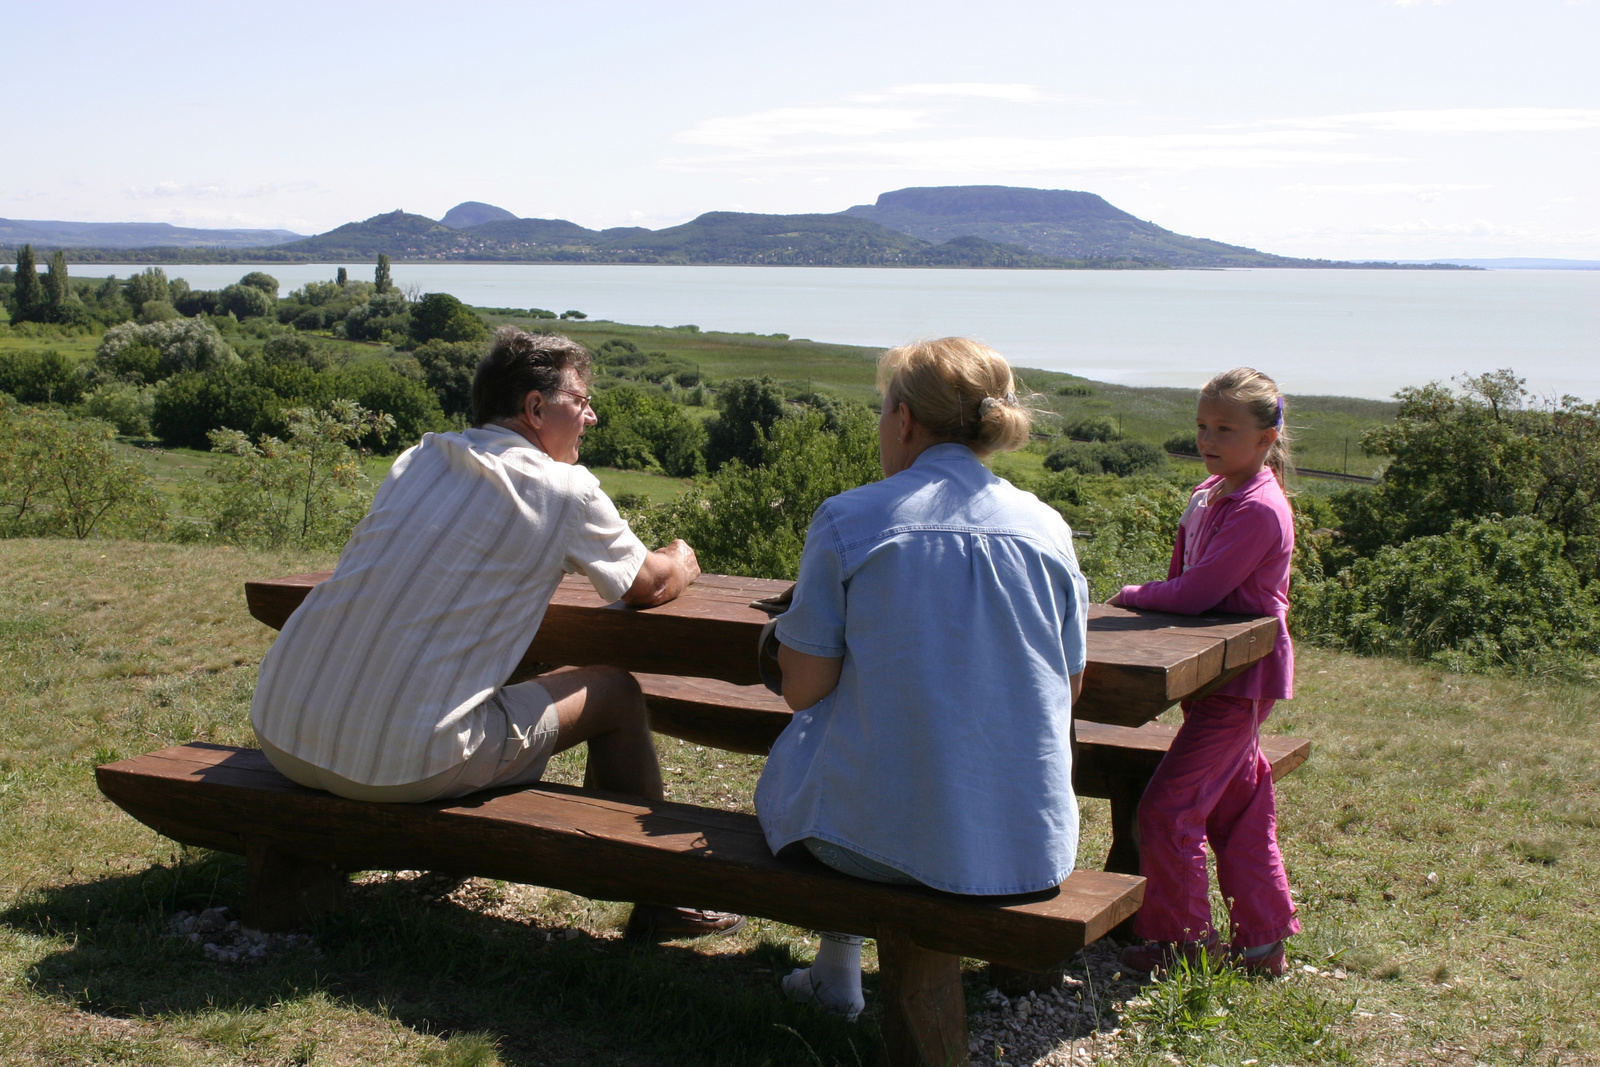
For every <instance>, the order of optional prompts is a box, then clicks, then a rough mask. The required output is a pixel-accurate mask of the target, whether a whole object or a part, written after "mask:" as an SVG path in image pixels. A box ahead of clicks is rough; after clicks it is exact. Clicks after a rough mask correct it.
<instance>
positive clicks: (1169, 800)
mask: <svg viewBox="0 0 1600 1067" xmlns="http://www.w3.org/2000/svg"><path fill="white" fill-rule="evenodd" d="M1195 428H1196V443H1197V444H1198V445H1199V448H1200V456H1201V458H1202V459H1203V460H1204V461H1205V465H1206V471H1207V472H1208V473H1209V474H1210V477H1209V478H1207V479H1206V480H1205V481H1203V482H1201V483H1200V484H1199V485H1198V486H1196V487H1195V490H1194V495H1193V496H1192V497H1190V499H1189V506H1188V507H1187V508H1186V509H1185V510H1184V513H1183V518H1181V519H1180V520H1179V521H1178V537H1177V543H1176V544H1175V545H1174V546H1173V549H1172V563H1171V565H1170V566H1169V567H1168V570H1167V580H1166V581H1164V582H1147V583H1145V584H1144V585H1130V586H1125V587H1123V589H1122V591H1121V592H1119V593H1118V594H1117V595H1116V596H1114V597H1112V598H1111V603H1112V604H1117V605H1121V606H1122V607H1129V608H1149V609H1152V610H1155V611H1172V612H1178V613H1181V614H1185V615H1197V614H1200V613H1202V612H1207V611H1225V612H1236V613H1239V614H1242V615H1276V616H1277V617H1278V623H1279V625H1278V640H1277V643H1276V644H1275V645H1274V646H1273V649H1272V651H1271V652H1270V653H1268V654H1267V656H1266V657H1265V658H1264V659H1262V660H1260V661H1259V662H1257V663H1256V664H1254V665H1253V666H1251V667H1250V668H1249V669H1248V670H1246V671H1245V672H1244V673H1242V674H1240V675H1239V676H1238V677H1236V678H1234V679H1232V680H1231V681H1228V682H1226V683H1224V684H1223V685H1222V686H1220V687H1219V688H1218V689H1216V690H1215V691H1213V692H1212V693H1211V694H1209V695H1208V696H1204V697H1201V698H1200V699H1199V700H1192V701H1184V703H1183V726H1182V727H1181V728H1179V730H1178V735H1177V737H1175V738H1174V739H1173V742H1172V747H1171V748H1170V749H1168V751H1167V755H1166V758H1165V759H1163V760H1162V761H1161V765H1160V766H1159V767H1157V768H1156V772H1155V774H1154V775H1152V776H1151V778H1150V784H1149V785H1148V786H1147V787H1146V788H1145V791H1144V798H1143V799H1142V800H1141V801H1140V802H1139V873H1140V874H1142V875H1144V876H1145V878H1146V879H1147V883H1146V885H1145V894H1144V906H1143V907H1141V908H1140V909H1139V912H1138V914H1137V916H1135V918H1134V931H1135V932H1136V933H1137V934H1138V935H1139V936H1140V937H1143V938H1147V939H1148V941H1149V943H1148V944H1144V945H1136V946H1132V947H1130V948H1127V949H1124V950H1123V953H1122V962H1123V964H1124V965H1125V966H1127V967H1129V968H1130V969H1132V970H1135V971H1140V972H1146V971H1153V970H1155V969H1156V968H1158V967H1163V966H1167V965H1169V964H1171V963H1172V962H1173V961H1174V960H1176V959H1177V958H1179V957H1180V956H1181V957H1184V958H1187V959H1189V960H1190V961H1191V962H1194V961H1197V960H1198V959H1199V958H1200V957H1201V956H1202V955H1205V956H1213V955H1214V954H1215V953H1216V952H1217V949H1218V945H1219V938H1218V936H1217V933H1216V931H1215V929H1214V928H1213V927H1212V922H1211V903H1210V899H1209V897H1208V896H1207V877H1206V857H1205V851H1204V847H1203V846H1204V844H1205V843H1206V842H1208V841H1209V842H1210V845H1211V851H1212V853H1213V854H1214V855H1215V856H1216V861H1217V881H1218V883H1219V884H1220V886H1221V889H1222V895H1223V897H1224V898H1225V899H1226V900H1227V901H1228V909H1229V913H1230V914H1229V918H1230V920H1231V926H1232V935H1233V936H1232V940H1231V946H1230V949H1229V955H1230V957H1231V958H1232V959H1233V960H1234V961H1235V962H1237V963H1239V964H1240V965H1242V966H1243V967H1244V968H1245V969H1247V970H1252V971H1257V972H1261V973H1266V974H1270V975H1274V976H1276V975H1281V974H1282V973H1283V969H1284V944H1283V939H1284V938H1286V937H1288V936H1290V935H1291V934H1295V933H1298V932H1299V930H1300V922H1299V920H1298V919H1296V918H1295V906H1294V901H1293V899H1292V898H1291V897H1290V896H1289V881H1288V878H1287V876H1286V875H1285V874H1284V870H1283V857H1282V856H1281V855H1280V854H1279V852H1278V832H1277V813H1276V808H1275V803H1274V800H1273V791H1272V767H1271V764H1270V763H1268V762H1267V759H1266V757H1265V756H1263V755H1262V754H1261V747H1260V745H1259V744H1258V734H1259V730H1260V727H1261V723H1262V722H1263V721H1264V720H1265V719H1266V717H1267V715H1268V714H1270V713H1271V711H1272V706H1273V704H1274V703H1275V702H1276V701H1279V700H1287V699H1289V698H1290V697H1291V696H1293V695H1294V647H1293V645H1291V644H1290V642H1289V630H1288V626H1287V624H1286V623H1285V621H1284V618H1285V616H1286V615H1287V614H1288V611H1289V564H1290V558H1291V557H1292V556H1293V554H1294V516H1293V513H1292V512H1291V511H1290V508H1289V502H1288V500H1287V499H1286V498H1285V497H1284V491H1283V479H1284V476H1285V474H1286V472H1287V471H1288V470H1289V444H1288V439H1287V435H1286V434H1285V432H1284V424H1283V395H1282V394H1281V393H1279V392H1278V386H1277V384H1276V383H1275V382H1273V380H1272V379H1271V378H1268V377H1267V376H1266V375H1265V374H1262V373H1261V372H1259V371H1255V370H1251V369H1250V368H1248V367H1241V368H1238V369H1237V370H1231V371H1228V372H1226V373H1224V374H1219V375H1217V376H1216V377H1215V378H1213V379H1211V381H1209V382H1207V383H1206V385H1205V388H1203V389H1201V390H1200V404H1199V409H1198V411H1197V413H1196V416H1195Z"/></svg>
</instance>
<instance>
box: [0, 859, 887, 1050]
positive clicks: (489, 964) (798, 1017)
mask: <svg viewBox="0 0 1600 1067" xmlns="http://www.w3.org/2000/svg"><path fill="white" fill-rule="evenodd" d="M243 885H244V870H243V862H242V860H240V859H238V858H237V857H234V856H228V855H224V854H219V853H208V852H200V851H195V852H188V853H184V854H183V855H182V856H181V857H179V858H178V859H177V860H176V862H174V863H172V864H170V865H158V866H155V867H152V868H150V869H148V870H145V871H142V872H140V873H138V874H133V875H122V876H114V877H108V878H103V879H99V880H96V881H91V882H83V883H77V884H73V885H68V886H61V887H57V888H51V889H43V890H37V891H34V892H31V893H29V894H26V895H25V896H24V897H23V898H21V899H19V900H18V901H17V902H16V903H14V904H13V905H12V906H11V907H10V908H7V909H6V910H5V911H3V912H0V924H4V925H6V926H10V927H12V928H15V929H18V930H23V931H26V932H28V933H30V934H34V935H42V936H52V937H60V938H62V939H63V940H64V941H65V942H66V943H67V944H68V946H69V947H66V948H64V949H62V950H60V951H58V952H55V953H54V954H52V955H49V956H47V957H45V958H43V959H42V960H40V961H39V962H38V963H37V964H36V965H35V966H34V967H32V968H30V969H29V971H28V973H27V975H26V981H27V982H28V983H29V984H30V985H31V987H32V989H33V990H34V991H35V992H36V993H38V994H40V995H43V996H49V997H54V998H60V999H62V1000H65V1001H67V1002H70V1003H72V1004H74V1005H76V1006H77V1007H78V1008H79V1009H81V1010H83V1011H87V1012H93V1013H97V1014H102V1015H107V1016H133V1015H138V1016H157V1017H168V1018H173V1019H175V1020H178V1021H180V1025H181V1021H182V1020H186V1019H192V1018H193V1017H196V1016H199V1015H202V1014H204V1013H208V1012H215V1011H216V1010H218V1009H226V1010H230V1011H264V1012H269V1013H270V1012H271V1011H272V1010H273V1009H275V1008H278V1007H281V1006H282V1005H285V1004H289V1003H293V1002H296V1001H299V1000H303V999H306V998H311V997H314V996H317V995H320V996H322V997H325V998H328V999H331V1000H332V1001H334V1002H336V1003H339V1004H342V1005H344V1006H347V1007H350V1008H355V1009H358V1010H363V1011H368V1012H372V1013H374V1014H375V1015H377V1016H380V1017H382V1018H387V1019H393V1020H395V1021H397V1022H398V1023H400V1024H402V1025H404V1026H406V1027H409V1028H411V1029H413V1030H415V1031H419V1032H423V1033H429V1034H436V1035H445V1036H448V1035H450V1034H460V1033H468V1032H475V1031H476V1032H484V1033H487V1034H490V1035H493V1037H494V1038H495V1039H496V1040H497V1041H498V1044H499V1047H500V1062H501V1063H503V1064H506V1065H508V1067H510V1065H519V1064H528V1065H530V1067H531V1065H532V1064H535V1063H539V1064H589V1063H602V1062H603V1063H608V1064H611V1063H619V1062H622V1063H629V1064H662V1065H667V1064H674V1065H675V1064H717V1065H722V1064H728V1065H733V1064H740V1065H744V1064H771V1065H772V1067H780V1065H788V1064H795V1065H802V1064H804V1065H809V1067H816V1065H817V1064H822V1065H833V1064H838V1065H841V1067H857V1065H859V1064H864V1063H870V1062H872V1061H873V1060H874V1059H875V1058H876V1053H877V1049H878V1047H879V1044H880V1041H879V1036H878V1033H877V1030H876V1028H875V1027H874V1026H872V1025H871V1024H864V1025H856V1026H851V1025H849V1024H846V1023H844V1022H843V1021H841V1020H839V1019H836V1018H833V1017H830V1016H824V1015H821V1014H819V1013H817V1012H815V1011H812V1010H811V1009H809V1008H808V1007H805V1006H801V1005H795V1004H791V1003H788V1002H787V1001H785V1000H784V999H783V998H782V997H781V996H780V995H779V993H778V990H777V983H776V979H775V977H774V976H775V975H777V974H781V973H785V972H784V968H786V967H787V966H791V965H792V961H791V960H790V956H789V951H788V949H787V947H786V946H784V945H780V944H772V943H762V944H760V945H758V946H756V947H755V948H753V949H744V950H738V949H735V950H733V951H729V952H728V953H726V954H722V955H718V956H708V955H703V954H701V953H699V952H695V951H694V950H692V949H688V948H682V947H676V946H671V945H667V946H646V947H632V946H627V945H624V944H622V943H621V942H619V941H615V940H610V939H602V938H594V937H590V936H588V935H586V934H581V933H580V934H579V935H578V936H576V937H573V938H571V939H568V938H567V937H566V936H558V937H557V938H555V939H554V940H548V941H547V940H546V939H545V935H546V933H547V932H551V931H552V930H553V929H557V928H542V927H540V926H538V925H534V924H529V923H524V922H520V921H516V920H511V919H504V918H498V917H494V916H488V915H484V914H482V913H480V912H477V911H474V910H472V909H471V908H468V907H464V906H462V905H460V904H458V903H455V902H454V901H452V900H450V899H448V898H438V897H435V898H432V899H427V898H424V897H421V896H418V895H417V894H414V893H406V892H401V891H396V890H395V887H394V886H393V885H392V884H385V883H377V884H370V885H367V886H362V887H355V886H353V887H352V892H351V894H350V897H351V899H350V907H349V908H348V910H347V911H346V912H345V913H344V914H343V915H339V916H335V917H330V918H328V919H324V920H322V921H320V922H318V923H317V924H316V925H315V926H314V927H312V928H310V929H309V930H308V932H309V933H311V934H312V940H311V943H310V944H309V945H288V946H282V947H278V948H276V949H275V950H274V951H273V952H272V953H271V954H269V955H268V956H267V957H266V958H265V959H263V960H261V961H259V962H253V963H229V962H217V961H213V960H211V959H208V958H206V956H205V955H204V953H203V951H202V949H201V946H200V945H197V944H192V943H190V942H188V941H186V940H183V939H181V938H178V937H173V936H170V935H169V933H168V930H167V920H168V918H169V916H170V915H171V914H172V913H173V912H176V911H179V910H190V911H194V910H198V909H203V908H207V907H217V906H233V907H235V908H236V907H237V904H238V901H239V900H240V899H241V897H242V894H243ZM559 929H562V930H563V931H564V930H565V928H564V927H560V928H559ZM269 1025H270V1024H269ZM313 1025H315V1024H314V1022H313ZM331 1025H333V1023H332V1020H330V1026H331Z"/></svg>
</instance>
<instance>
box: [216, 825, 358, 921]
mask: <svg viewBox="0 0 1600 1067" xmlns="http://www.w3.org/2000/svg"><path fill="white" fill-rule="evenodd" d="M346 884H348V879H347V878H346V877H345V872H344V871H342V870H340V869H339V868H338V867H335V866H334V865H333V864H331V863H329V862H327V861H326V860H323V861H320V862H319V861H316V860H307V859H305V858H304V857H301V856H293V855H290V854H288V853H286V852H281V851H279V850H278V849H275V848H273V847H272V846H271V845H269V844H268V843H267V842H265V841H261V840H259V839H252V840H249V841H246V842H245V883H244V914H243V915H242V916H241V918H242V919H243V921H244V923H245V925H246V926H250V927H253V928H255V929H257V930H269V931H270V930H292V929H294V928H295V927H297V926H299V925H301V924H302V923H304V922H305V921H306V920H307V919H309V918H311V917H313V916H316V915H324V914H327V913H328V912H335V911H342V910H343V909H344V889H345V886H346Z"/></svg>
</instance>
